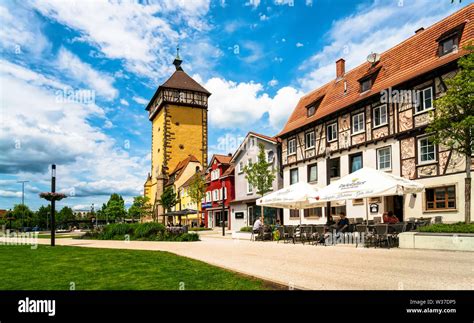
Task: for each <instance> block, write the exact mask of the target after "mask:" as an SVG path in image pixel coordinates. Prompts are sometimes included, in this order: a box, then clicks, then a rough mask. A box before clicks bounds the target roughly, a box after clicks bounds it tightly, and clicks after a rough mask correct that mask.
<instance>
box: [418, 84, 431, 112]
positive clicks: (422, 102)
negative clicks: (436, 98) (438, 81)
mask: <svg viewBox="0 0 474 323" xmlns="http://www.w3.org/2000/svg"><path fill="white" fill-rule="evenodd" d="M432 108H433V89H432V88H431V86H430V87H427V88H426V89H423V90H421V91H420V92H419V96H418V100H417V102H416V112H423V111H427V110H430V109H432Z"/></svg>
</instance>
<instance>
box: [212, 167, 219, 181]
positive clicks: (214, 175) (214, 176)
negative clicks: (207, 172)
mask: <svg viewBox="0 0 474 323" xmlns="http://www.w3.org/2000/svg"><path fill="white" fill-rule="evenodd" d="M219 176H220V171H219V169H214V170H213V171H212V172H211V181H215V180H217V179H219Z"/></svg>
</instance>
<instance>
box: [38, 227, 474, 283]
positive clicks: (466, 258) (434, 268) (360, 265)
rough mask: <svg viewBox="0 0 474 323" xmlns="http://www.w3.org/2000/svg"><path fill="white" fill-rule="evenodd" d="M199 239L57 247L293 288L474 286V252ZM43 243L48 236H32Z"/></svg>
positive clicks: (83, 242) (61, 242)
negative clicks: (141, 257) (153, 259)
mask: <svg viewBox="0 0 474 323" xmlns="http://www.w3.org/2000/svg"><path fill="white" fill-rule="evenodd" d="M201 240H202V241H199V242H186V243H183V242H148V241H129V242H124V241H104V240H76V239H68V238H64V239H57V240H56V244H57V245H67V246H79V247H90V248H114V249H136V250H161V251H168V252H172V253H174V254H177V255H180V256H185V257H189V258H193V259H197V260H201V261H204V262H207V263H209V264H213V265H216V266H219V267H223V268H227V269H230V270H234V271H236V272H240V273H243V274H247V275H251V276H254V277H258V278H262V279H266V280H270V281H273V282H276V283H280V284H283V285H286V286H288V288H295V289H315V290H335V289H348V290H373V289H375V290H384V289H388V290H405V289H406V290H445V289H453V290H454V289H465V290H473V289H474V254H473V253H470V252H458V251H435V250H407V249H398V248H394V249H374V248H370V249H368V248H362V247H359V248H356V247H355V245H337V246H313V245H308V244H306V245H302V244H295V245H293V244H291V243H290V244H285V243H283V242H280V243H277V242H252V241H247V240H232V239H230V238H229V237H225V238H223V237H219V236H218V235H213V234H203V235H202V236H201ZM38 241H39V243H40V244H49V240H48V239H38Z"/></svg>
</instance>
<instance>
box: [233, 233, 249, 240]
mask: <svg viewBox="0 0 474 323" xmlns="http://www.w3.org/2000/svg"><path fill="white" fill-rule="evenodd" d="M251 237H252V233H251V232H242V231H233V232H232V239H238V240H250V238H251Z"/></svg>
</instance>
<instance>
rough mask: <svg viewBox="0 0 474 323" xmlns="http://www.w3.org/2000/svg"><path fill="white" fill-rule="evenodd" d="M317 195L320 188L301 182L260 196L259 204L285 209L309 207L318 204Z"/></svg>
mask: <svg viewBox="0 0 474 323" xmlns="http://www.w3.org/2000/svg"><path fill="white" fill-rule="evenodd" d="M316 196H318V188H316V187H314V186H312V185H310V184H308V183H305V182H300V183H296V184H293V185H290V186H288V187H285V188H282V189H280V190H278V191H276V192H273V193H270V194H268V195H265V196H263V197H261V198H259V199H258V200H257V205H263V206H268V207H275V208H283V209H298V210H300V209H308V208H314V207H317V206H318V204H319V203H318V201H317V200H316ZM321 206H323V204H321ZM300 223H301V214H300Z"/></svg>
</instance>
